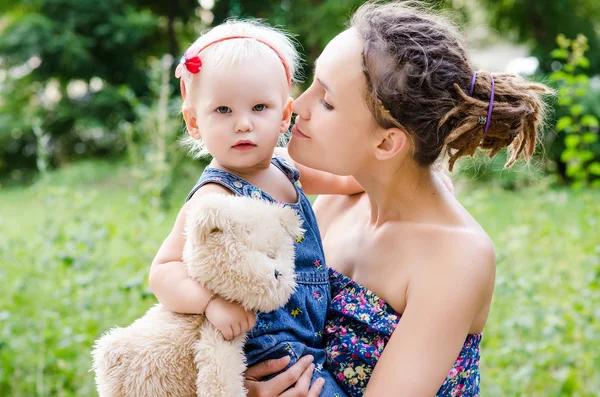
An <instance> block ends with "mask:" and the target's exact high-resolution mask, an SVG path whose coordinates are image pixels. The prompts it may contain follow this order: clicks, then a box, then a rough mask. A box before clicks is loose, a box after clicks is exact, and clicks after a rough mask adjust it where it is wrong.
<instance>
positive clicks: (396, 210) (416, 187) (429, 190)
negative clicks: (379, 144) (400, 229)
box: [354, 161, 449, 227]
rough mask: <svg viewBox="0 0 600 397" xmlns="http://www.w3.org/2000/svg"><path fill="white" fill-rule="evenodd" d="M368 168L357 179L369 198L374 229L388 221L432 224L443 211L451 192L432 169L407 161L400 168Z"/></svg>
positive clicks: (371, 222)
mask: <svg viewBox="0 0 600 397" xmlns="http://www.w3.org/2000/svg"><path fill="white" fill-rule="evenodd" d="M368 169H369V170H370V172H365V173H364V174H362V173H361V174H360V175H355V176H354V177H355V179H356V180H357V181H358V183H360V185H361V186H362V187H363V188H364V189H365V192H366V193H367V195H368V197H369V202H370V208H371V211H370V220H369V223H370V224H371V225H372V226H374V227H378V226H381V225H383V224H384V223H386V222H389V221H404V222H429V221H432V220H435V219H436V218H435V217H437V216H439V215H440V214H438V212H439V211H440V210H443V208H442V207H443V201H444V200H445V196H446V195H447V194H449V192H447V191H444V189H445V188H444V187H443V186H442V184H441V182H440V181H439V179H438V178H437V177H436V176H435V174H434V171H432V170H431V169H430V168H424V167H419V166H418V165H416V164H414V163H413V162H408V161H407V162H404V164H403V165H402V166H401V167H400V168H398V167H397V166H396V167H394V166H392V165H381V166H379V167H376V168H374V167H369V168H368ZM374 171H375V172H374Z"/></svg>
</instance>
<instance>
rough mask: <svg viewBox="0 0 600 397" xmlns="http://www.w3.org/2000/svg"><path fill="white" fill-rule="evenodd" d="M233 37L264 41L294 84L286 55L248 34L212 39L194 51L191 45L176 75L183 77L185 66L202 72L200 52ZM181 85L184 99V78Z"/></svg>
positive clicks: (192, 71) (178, 66)
mask: <svg viewBox="0 0 600 397" xmlns="http://www.w3.org/2000/svg"><path fill="white" fill-rule="evenodd" d="M232 39H254V40H256V41H258V42H259V43H263V44H264V45H266V46H267V47H269V48H270V49H272V50H273V51H275V53H276V54H277V56H278V57H279V60H280V61H281V63H282V64H283V67H284V69H285V77H286V79H287V82H288V85H289V86H291V85H292V76H291V72H290V67H289V65H288V63H287V61H286V60H285V58H284V56H283V55H282V54H281V52H279V50H278V49H277V48H275V47H274V46H273V45H272V44H269V43H268V42H266V41H264V40H262V39H259V38H257V37H253V36H246V35H235V36H226V37H221V38H220V39H217V40H214V41H211V42H210V43H208V44H206V45H204V46H203V47H201V48H200V49H199V50H198V51H193V50H194V46H192V47H190V48H189V49H188V50H187V51H186V52H185V54H184V55H183V57H182V58H181V61H180V62H179V65H177V69H175V77H177V78H181V76H182V73H183V67H184V66H185V68H186V69H187V71H188V72H190V73H191V74H198V73H199V72H200V69H202V60H201V59H200V53H201V52H202V51H204V50H205V49H206V48H207V47H210V46H211V45H213V44H216V43H220V42H221V41H225V40H232ZM179 85H180V87H181V96H182V97H183V99H185V96H186V93H185V84H184V81H183V79H181V81H180V83H179Z"/></svg>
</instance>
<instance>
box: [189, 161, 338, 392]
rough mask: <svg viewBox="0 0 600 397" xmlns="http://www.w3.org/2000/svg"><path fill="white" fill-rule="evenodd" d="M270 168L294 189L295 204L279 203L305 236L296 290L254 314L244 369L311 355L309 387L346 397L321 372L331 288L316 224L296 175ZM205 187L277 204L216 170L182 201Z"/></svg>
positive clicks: (283, 166) (286, 168) (284, 166)
mask: <svg viewBox="0 0 600 397" xmlns="http://www.w3.org/2000/svg"><path fill="white" fill-rule="evenodd" d="M272 164H273V165H274V166H275V167H277V168H278V169H279V170H281V172H283V173H284V174H285V175H286V176H287V177H288V179H289V180H290V183H292V184H293V185H294V187H295V189H296V192H297V196H298V200H297V202H296V203H294V204H289V203H281V202H280V203H281V204H283V205H285V206H288V207H291V208H293V209H295V210H296V211H297V212H298V214H299V215H300V217H301V218H302V222H303V224H302V228H303V229H304V230H306V232H305V233H304V236H303V237H301V238H299V239H297V240H296V243H295V249H296V260H295V265H296V282H297V284H298V287H297V288H296V291H295V292H294V294H293V295H292V297H291V298H290V300H289V302H288V303H287V304H286V305H285V306H284V307H282V308H281V309H279V310H276V311H274V312H271V313H258V314H257V316H256V326H255V327H254V328H253V329H252V330H250V332H249V333H248V340H247V342H246V346H245V353H246V359H247V361H248V366H251V365H253V364H256V363H259V362H262V361H265V360H268V359H273V358H280V357H283V356H285V355H289V356H290V359H291V360H290V366H291V365H293V364H294V363H295V362H296V361H298V359H299V358H301V357H302V356H304V355H307V354H311V355H312V356H314V358H315V359H314V362H313V363H314V365H315V371H314V374H313V379H312V382H314V381H315V380H316V379H317V378H319V377H322V378H324V379H325V385H324V387H323V390H322V392H321V396H325V397H330V396H331V397H336V396H340V397H341V396H345V395H346V394H345V393H344V392H343V391H342V389H341V388H340V387H339V386H338V384H337V382H336V381H335V380H334V379H333V377H332V376H331V374H330V373H329V372H328V371H327V369H325V368H324V365H325V361H326V355H325V350H324V346H325V345H324V339H323V331H324V329H325V317H326V315H327V308H328V305H329V302H330V301H331V288H330V285H329V275H328V271H327V267H326V266H325V258H324V253H323V245H322V243H321V235H320V233H319V228H318V226H317V220H316V218H315V214H314V212H313V210H312V206H311V204H310V201H309V200H308V198H307V197H306V195H305V194H304V192H303V191H302V187H301V184H300V181H299V177H300V172H299V171H298V170H297V169H295V168H293V167H291V166H290V165H289V164H288V163H287V162H286V160H284V159H283V158H280V157H274V158H273V160H272ZM207 183H217V184H219V185H222V186H224V187H226V188H227V189H229V190H231V191H232V192H233V193H235V194H236V195H238V196H247V197H252V198H254V199H262V200H266V201H270V202H278V201H277V200H275V199H273V198H272V197H271V196H270V195H269V194H267V193H266V192H264V191H262V190H261V189H259V188H257V187H256V186H254V185H252V184H250V183H249V182H247V181H245V180H244V179H242V178H240V177H238V176H236V175H234V174H232V173H229V172H227V171H223V170H219V169H216V168H206V169H205V170H204V172H203V173H202V176H201V177H200V180H199V181H198V183H197V184H196V186H194V188H193V189H192V191H191V192H190V194H189V195H188V197H187V199H186V201H187V200H189V199H190V198H191V197H192V195H193V194H194V193H195V192H196V191H197V190H198V189H199V188H200V187H202V186H203V185H205V184H207ZM312 382H311V383H312Z"/></svg>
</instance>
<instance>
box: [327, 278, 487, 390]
mask: <svg viewBox="0 0 600 397" xmlns="http://www.w3.org/2000/svg"><path fill="white" fill-rule="evenodd" d="M329 280H330V282H331V295H332V297H333V300H332V302H331V305H330V307H329V312H328V316H327V324H326V326H325V342H326V350H327V366H328V368H327V369H328V370H329V372H330V373H331V374H332V375H333V376H334V378H335V379H336V381H337V382H338V383H339V384H340V386H341V387H342V389H343V390H344V391H345V392H346V394H347V395H348V396H353V397H354V396H362V395H363V394H364V392H365V389H366V388H367V383H368V382H369V378H370V377H371V374H372V373H373V369H374V368H375V365H376V364H377V360H379V357H380V356H381V353H383V349H384V348H385V345H386V343H387V342H388V340H389V339H390V336H391V335H392V332H393V331H394V329H395V328H396V325H397V324H398V321H399V320H400V314H399V313H398V312H396V311H395V310H394V309H392V308H391V306H389V305H388V304H387V303H386V302H385V301H383V300H382V299H380V298H379V297H378V296H377V295H375V294H374V293H373V292H371V291H369V290H368V289H366V288H365V287H363V286H362V285H360V284H358V283H356V282H354V281H353V280H352V279H350V278H348V277H346V276H344V275H343V274H341V273H338V272H336V271H335V270H333V269H329ZM480 342H481V334H470V335H467V338H466V340H465V343H464V345H463V348H462V350H461V352H460V354H459V355H458V357H457V359H456V362H455V363H454V366H453V367H452V369H451V370H450V371H449V372H448V376H447V377H446V380H445V381H444V384H443V385H442V387H441V388H440V389H439V391H438V392H437V394H436V396H438V397H459V396H460V397H474V396H479V380H480V373H479V357H480V353H479V344H480Z"/></svg>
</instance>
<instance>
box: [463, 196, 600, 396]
mask: <svg viewBox="0 0 600 397" xmlns="http://www.w3.org/2000/svg"><path fill="white" fill-rule="evenodd" d="M459 198H460V199H461V202H462V203H463V204H464V205H465V207H466V208H467V209H468V210H469V211H470V212H471V213H472V214H473V216H474V217H475V218H476V219H477V220H478V221H480V222H481V224H482V226H483V227H484V228H485V229H486V231H488V233H489V234H490V237H491V238H492V240H493V241H494V245H495V247H496V254H497V257H498V265H497V278H496V287H495V292H494V299H493V302H492V309H491V312H490V316H489V319H488V323H487V326H486V329H485V330H484V337H483V341H482V344H483V345H482V382H481V386H482V392H481V395H482V396H527V397H558V396H561V397H562V396H580V397H588V396H596V395H597V393H598V390H600V373H599V372H598V370H597V369H598V368H600V347H599V346H598V343H597V340H598V338H600V309H599V307H598V305H597V302H598V300H599V299H600V288H599V283H600V273H599V270H600V259H599V258H600V240H599V239H598V220H599V219H600V206H598V205H597V204H596V203H597V202H598V199H599V198H600V197H599V195H598V192H596V193H593V191H589V190H588V191H583V190H582V191H572V190H549V191H545V192H543V191H540V190H523V191H519V193H518V194H512V193H507V192H502V191H494V190H489V189H481V187H479V188H475V189H473V190H472V191H469V192H468V193H466V194H460V193H459Z"/></svg>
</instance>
